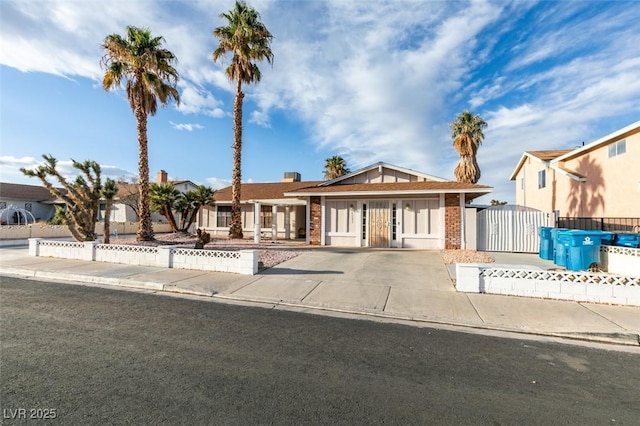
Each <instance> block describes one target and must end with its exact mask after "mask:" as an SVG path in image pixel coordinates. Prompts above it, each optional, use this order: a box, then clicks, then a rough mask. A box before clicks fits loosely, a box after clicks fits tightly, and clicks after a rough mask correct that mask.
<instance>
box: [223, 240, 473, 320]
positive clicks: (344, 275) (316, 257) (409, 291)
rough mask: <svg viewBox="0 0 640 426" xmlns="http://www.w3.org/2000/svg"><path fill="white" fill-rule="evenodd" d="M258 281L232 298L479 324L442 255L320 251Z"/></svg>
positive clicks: (280, 266)
mask: <svg viewBox="0 0 640 426" xmlns="http://www.w3.org/2000/svg"><path fill="white" fill-rule="evenodd" d="M258 277H259V279H257V280H255V281H254V282H252V283H250V284H248V285H246V286H244V287H242V288H240V289H238V290H235V291H233V292H231V293H230V294H228V295H229V296H231V297H240V298H243V299H249V300H261V301H269V302H280V303H291V304H301V305H305V306H317V307H323V308H331V309H338V310H339V309H345V310H350V311H351V310H357V311H359V312H368V313H386V314H402V316H404V317H407V316H408V317H422V316H424V315H429V316H430V317H431V318H434V319H436V320H438V319H442V320H445V319H450V318H454V317H456V318H458V320H462V321H464V322H467V321H468V322H472V323H474V322H478V321H479V318H478V315H477V313H476V312H475V309H474V307H473V305H472V304H471V302H470V301H469V299H468V298H467V297H466V295H464V294H461V293H458V292H456V291H455V288H454V287H453V283H452V281H451V279H450V277H449V274H448V272H447V269H446V267H445V265H444V263H443V261H442V258H441V257H440V253H439V252H437V251H418V250H416V251H413V250H371V249H367V250H358V249H344V250H337V249H330V250H329V249H318V250H313V251H309V252H308V253H304V254H302V255H300V256H298V257H296V258H294V259H291V260H289V261H287V262H284V263H282V264H280V265H278V266H276V267H273V268H270V269H268V270H266V271H264V272H262V273H261V274H259V275H258Z"/></svg>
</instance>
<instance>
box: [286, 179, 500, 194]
mask: <svg viewBox="0 0 640 426" xmlns="http://www.w3.org/2000/svg"><path fill="white" fill-rule="evenodd" d="M492 189H493V188H492V187H490V186H486V185H478V184H472V183H461V182H451V181H447V182H434V181H422V182H393V183H357V184H344V185H340V184H336V185H333V186H315V187H307V188H300V189H297V190H292V191H289V192H286V193H285V195H287V196H312V195H391V194H405V195H409V194H416V195H418V194H440V193H445V192H446V193H463V192H464V193H478V194H481V195H482V194H488V193H489V192H491V190H492Z"/></svg>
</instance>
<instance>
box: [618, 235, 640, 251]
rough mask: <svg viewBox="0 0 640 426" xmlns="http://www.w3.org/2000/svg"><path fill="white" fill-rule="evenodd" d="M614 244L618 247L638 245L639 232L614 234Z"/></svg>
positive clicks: (639, 240) (639, 241)
mask: <svg viewBox="0 0 640 426" xmlns="http://www.w3.org/2000/svg"><path fill="white" fill-rule="evenodd" d="M615 245H617V246H619V247H631V248H638V247H640V234H618V235H616V241H615Z"/></svg>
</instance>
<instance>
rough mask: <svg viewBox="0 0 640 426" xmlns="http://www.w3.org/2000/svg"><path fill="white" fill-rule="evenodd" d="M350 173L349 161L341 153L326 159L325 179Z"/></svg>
mask: <svg viewBox="0 0 640 426" xmlns="http://www.w3.org/2000/svg"><path fill="white" fill-rule="evenodd" d="M347 173H349V168H348V167H347V162H346V161H344V158H342V157H341V156H339V155H334V156H333V157H329V158H327V159H326V160H324V179H325V180H331V179H335V178H337V177H340V176H343V175H346V174H347Z"/></svg>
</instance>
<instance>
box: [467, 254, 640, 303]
mask: <svg viewBox="0 0 640 426" xmlns="http://www.w3.org/2000/svg"><path fill="white" fill-rule="evenodd" d="M456 288H457V290H458V291H461V292H466V293H492V294H504V295H511V296H526V297H539V298H549V299H564V300H574V301H581V302H597V303H612V304H617V305H631V306H640V277H638V276H636V277H631V276H623V275H612V274H605V273H590V272H571V271H545V270H542V269H539V268H535V269H534V267H532V268H531V269H523V268H522V267H519V268H517V269H515V268H510V267H509V266H508V265H492V264H478V263H458V264H457V265H456Z"/></svg>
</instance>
